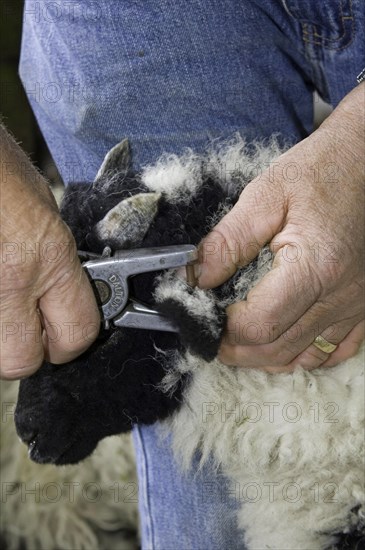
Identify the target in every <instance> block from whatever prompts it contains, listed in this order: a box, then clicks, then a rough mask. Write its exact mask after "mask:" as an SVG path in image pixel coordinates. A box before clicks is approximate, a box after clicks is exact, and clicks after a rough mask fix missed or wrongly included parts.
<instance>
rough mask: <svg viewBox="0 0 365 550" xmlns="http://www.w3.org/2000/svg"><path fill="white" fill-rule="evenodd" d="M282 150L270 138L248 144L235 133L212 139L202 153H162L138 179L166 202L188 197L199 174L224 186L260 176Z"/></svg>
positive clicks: (192, 191) (199, 181) (197, 186)
mask: <svg viewBox="0 0 365 550" xmlns="http://www.w3.org/2000/svg"><path fill="white" fill-rule="evenodd" d="M281 152H282V151H281V150H280V148H279V145H278V143H277V141H276V140H275V139H274V138H273V139H271V140H270V141H269V142H268V143H267V144H266V145H263V144H262V143H255V144H250V147H248V145H247V143H246V141H245V140H244V139H243V138H242V136H240V134H238V133H236V134H235V135H234V136H233V137H232V139H230V140H224V141H222V140H215V141H213V142H212V144H211V146H210V147H209V149H208V150H207V152H206V153H205V155H198V154H197V153H195V152H194V151H193V150H192V149H189V148H187V149H185V150H184V152H183V154H182V155H180V156H178V155H175V154H167V153H165V154H163V155H162V156H161V157H160V158H159V159H158V161H157V162H156V163H155V164H150V165H148V166H146V167H145V168H144V169H143V170H142V175H141V179H142V181H143V183H144V184H145V185H146V186H147V187H148V189H150V190H151V191H156V192H159V193H164V194H165V195H166V196H167V198H168V199H169V201H171V202H174V201H176V200H182V199H183V198H184V196H185V197H186V199H187V200H188V199H190V198H191V196H192V195H194V194H195V193H196V191H197V190H198V188H199V186H200V185H201V183H202V180H203V176H207V175H211V176H212V177H214V178H215V179H218V180H219V181H220V182H221V185H222V186H223V187H225V188H227V189H229V188H230V187H231V186H234V187H235V188H236V189H237V182H238V181H239V183H238V185H239V186H240V187H244V186H245V185H246V184H247V183H248V182H249V181H251V180H252V179H254V178H255V177H256V176H260V175H261V174H262V172H263V170H265V169H266V168H268V166H269V164H270V162H272V160H273V159H274V158H276V157H277V156H278V155H279V154H280V153H281Z"/></svg>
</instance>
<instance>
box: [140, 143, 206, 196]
mask: <svg viewBox="0 0 365 550" xmlns="http://www.w3.org/2000/svg"><path fill="white" fill-rule="evenodd" d="M201 170H202V168H201V158H200V157H199V156H198V155H196V154H195V153H194V152H193V151H192V150H191V149H186V150H185V152H184V154H183V155H182V156H180V157H178V156H177V155H173V154H164V155H162V157H161V158H160V159H159V160H158V161H157V162H156V164H154V165H149V166H146V167H145V168H144V169H143V170H142V174H141V179H142V182H143V183H144V184H145V185H146V186H147V187H148V188H149V189H150V190H151V191H155V192H158V193H160V192H162V191H163V192H164V193H165V194H166V195H167V196H168V198H169V200H170V201H174V200H175V199H179V200H181V198H182V195H186V197H187V198H188V197H190V196H191V195H194V193H195V191H196V189H197V188H198V186H199V184H200V183H201V177H202V171H201Z"/></svg>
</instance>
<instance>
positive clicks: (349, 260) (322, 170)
mask: <svg viewBox="0 0 365 550" xmlns="http://www.w3.org/2000/svg"><path fill="white" fill-rule="evenodd" d="M364 91H365V84H361V85H359V86H358V87H357V88H356V89H355V90H353V91H352V92H351V93H350V94H349V95H348V96H346V98H345V99H344V100H343V101H342V102H341V103H340V105H339V106H338V107H337V108H336V109H335V111H334V112H333V113H332V115H331V116H330V117H329V118H328V119H327V120H326V121H325V122H324V123H323V124H322V126H321V127H320V128H319V129H318V130H317V131H316V132H314V133H313V134H312V135H311V136H309V137H308V138H307V139H305V140H303V141H302V142H301V143H299V144H298V145H296V146H295V147H293V148H292V149H290V150H289V151H287V152H286V153H285V154H283V155H282V156H281V157H280V158H278V159H277V161H275V162H274V163H273V164H272V165H271V166H270V168H269V169H268V170H267V171H265V172H264V173H263V174H262V175H261V176H260V177H258V178H256V179H255V180H254V181H252V182H251V183H250V184H249V185H248V186H247V187H246V188H245V190H244V191H243V192H242V195H241V197H240V200H239V201H238V203H237V204H236V205H235V207H234V208H233V209H232V211H231V212H230V213H229V214H227V215H226V216H225V217H224V218H223V219H222V221H221V222H220V223H219V224H218V225H217V226H216V227H215V228H214V229H213V231H212V232H211V233H210V234H209V235H208V236H207V237H206V238H205V239H204V240H203V242H202V243H201V250H200V252H201V275H200V277H199V286H200V287H202V288H212V287H215V286H218V285H219V284H222V283H223V282H224V281H226V280H227V279H228V278H229V277H231V276H232V275H233V274H234V273H235V272H236V270H237V268H238V267H239V266H243V265H246V264H247V263H249V262H250V261H251V260H252V259H253V258H254V257H255V256H256V255H257V253H258V251H259V249H260V248H261V247H262V246H263V245H264V244H265V243H270V248H271V250H272V251H273V252H274V253H275V259H274V264H273V269H272V271H271V272H270V273H269V274H267V275H266V276H265V277H264V278H263V279H262V280H261V281H260V283H259V284H258V285H257V286H256V287H255V288H254V289H253V290H251V292H250V293H249V294H248V297H247V301H245V302H239V303H236V304H233V305H231V306H230V307H229V308H228V327H227V332H226V335H225V337H224V340H223V343H222V346H221V350H220V359H221V361H222V362H223V363H226V364H229V365H236V366H246V367H258V368H263V369H264V370H266V371H269V372H283V371H291V370H293V369H294V367H295V366H297V365H301V366H302V367H304V368H307V369H311V368H315V367H318V366H320V365H325V366H333V365H335V364H337V363H339V362H340V361H342V360H344V359H347V358H348V357H350V356H351V355H353V354H354V353H356V351H357V350H358V348H359V345H360V343H361V341H362V339H363V338H364V322H363V319H364V311H365V304H364V212H365V208H364V164H363V159H364V152H365V151H364V149H365V138H364ZM318 335H322V336H323V337H324V338H325V339H326V340H328V341H329V342H331V343H334V344H339V345H338V348H337V349H336V351H334V352H333V353H332V354H331V355H329V354H327V353H325V352H323V351H321V350H319V349H318V348H317V347H315V346H314V345H313V341H314V339H315V338H316V336H318Z"/></svg>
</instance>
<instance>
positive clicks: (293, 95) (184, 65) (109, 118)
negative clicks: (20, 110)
mask: <svg viewBox="0 0 365 550" xmlns="http://www.w3.org/2000/svg"><path fill="white" fill-rule="evenodd" d="M364 19H365V17H364V8H363V0H352V1H351V0H321V1H318V0H307V1H306V0H272V1H271V2H268V1H267V0H224V1H222V0H210V1H209V2H205V1H204V0H189V1H186V0H184V1H183V0H174V1H173V2H168V1H166V0H154V1H151V0H109V1H108V2H101V1H86V0H85V1H83V0H78V1H74V2H61V0H59V1H53V2H46V1H45V2H41V1H36V0H26V2H25V8H24V31H23V42H22V54H21V64H20V74H21V78H22V81H23V83H24V87H25V89H26V92H27V94H28V97H29V99H30V102H31V104H32V107H33V109H34V112H35V114H36V116H37V119H38V122H39V125H40V127H41V130H42V132H43V134H44V136H45V138H46V141H47V143H48V145H49V148H50V150H51V153H52V155H53V157H54V159H55V161H56V163H57V165H58V168H59V170H60V172H61V174H62V177H63V179H64V181H65V183H67V182H69V181H75V180H90V179H92V178H93V177H94V175H95V173H96V171H97V169H98V168H99V165H100V163H101V161H102V159H103V156H104V154H105V153H106V151H107V150H108V149H109V148H110V147H112V146H113V145H115V144H116V143H117V142H118V141H120V140H121V139H122V138H124V137H128V138H129V139H130V142H131V146H132V150H133V155H134V164H135V166H136V167H139V166H141V165H143V164H145V163H146V162H150V161H152V160H154V159H155V158H156V157H157V156H159V155H160V153H162V151H169V152H176V153H179V152H181V151H182V149H183V148H184V147H186V146H190V147H193V148H194V149H197V150H199V149H202V148H203V147H204V145H205V144H206V143H207V141H208V140H209V139H212V138H215V137H217V136H222V137H227V136H231V135H232V134H233V133H234V132H236V131H237V130H238V131H240V132H241V133H242V134H243V135H245V136H247V139H248V140H252V139H256V138H265V137H267V136H270V135H271V134H273V133H276V134H279V135H280V139H282V140H285V141H287V142H292V143H294V142H296V141H298V140H300V139H302V138H304V137H305V136H306V135H308V134H309V133H310V132H311V131H312V123H313V101H312V92H313V90H314V89H317V90H318V91H319V93H320V94H321V95H322V96H323V97H324V99H326V100H327V101H328V102H330V103H332V104H333V105H334V106H335V105H336V104H337V103H338V102H339V101H340V100H341V98H342V97H344V96H345V95H346V94H347V93H348V92H349V91H350V90H351V89H352V88H353V87H354V86H355V85H356V75H357V74H358V73H359V72H360V71H361V69H362V68H363V67H364V64H365V63H364V57H365V40H364V23H365V21H364ZM151 368H153V365H151ZM135 443H136V450H137V461H138V471H139V477H140V494H139V502H140V509H141V514H142V538H143V548H144V549H148V550H150V549H158V550H170V549H174V550H186V549H194V550H197V549H204V550H205V549H207V548H210V549H213V548H219V549H222V550H232V549H235V548H242V543H240V540H242V536H241V534H240V533H239V532H238V530H237V527H236V525H235V520H234V513H233V512H234V509H235V507H236V506H237V502H236V499H234V498H230V497H229V491H228V485H227V481H226V480H224V478H223V477H222V476H221V475H220V474H219V473H216V472H215V471H214V470H213V469H212V468H210V467H209V466H207V467H206V468H204V469H203V470H202V472H201V473H199V474H195V475H194V472H193V473H192V474H191V475H189V476H182V475H181V474H180V473H179V470H178V469H177V468H176V466H175V464H174V461H173V459H172V456H171V452H170V450H169V445H168V442H165V443H164V444H160V443H159V442H158V438H157V435H156V429H155V427H140V428H138V429H136V431H135ZM208 489H209V490H208Z"/></svg>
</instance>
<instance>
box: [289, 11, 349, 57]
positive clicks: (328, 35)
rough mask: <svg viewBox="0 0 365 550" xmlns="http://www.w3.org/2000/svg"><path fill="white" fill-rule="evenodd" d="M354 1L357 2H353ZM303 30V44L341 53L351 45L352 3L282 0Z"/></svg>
mask: <svg viewBox="0 0 365 550" xmlns="http://www.w3.org/2000/svg"><path fill="white" fill-rule="evenodd" d="M355 1H356V0H355ZM282 3H283V6H284V8H285V10H286V11H287V13H288V14H289V15H291V16H292V17H293V18H294V19H296V20H297V21H298V22H299V23H300V24H301V28H302V38H303V40H304V42H306V43H310V44H313V45H318V46H322V47H324V48H327V49H329V50H342V49H344V48H346V47H347V46H349V45H350V44H351V42H352V39H353V36H354V32H355V24H354V15H353V10H352V0H282Z"/></svg>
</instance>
